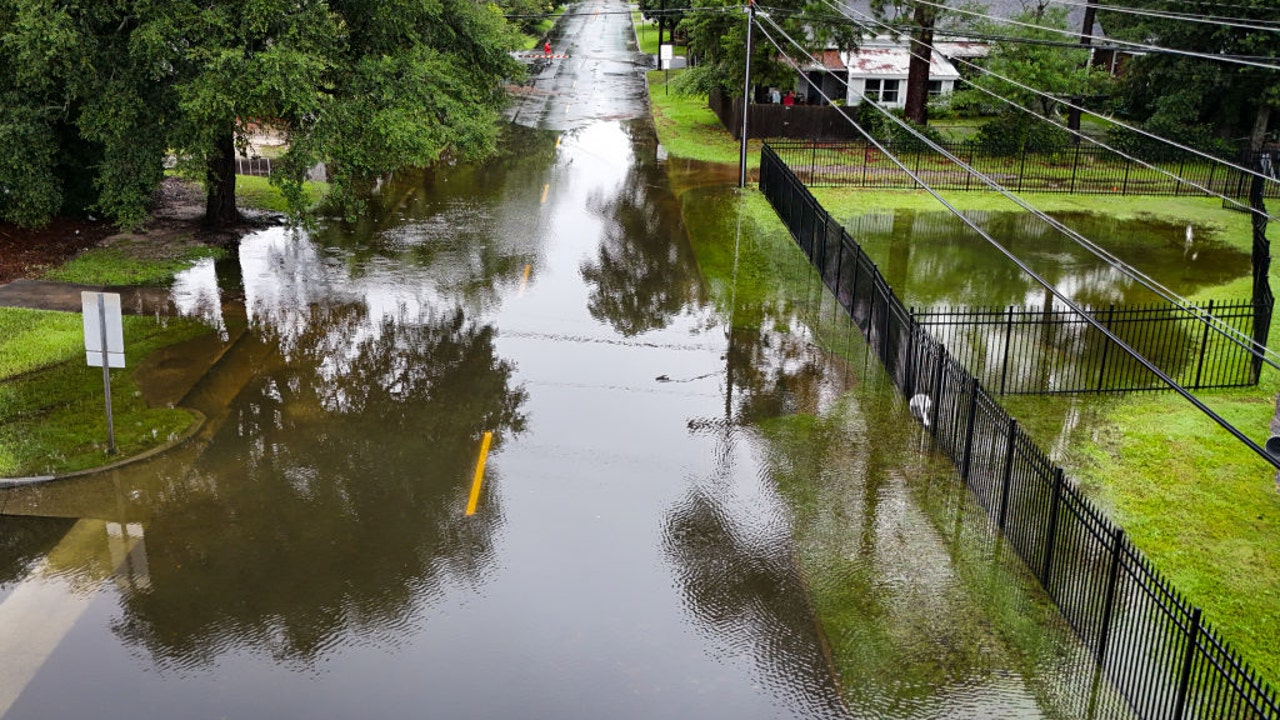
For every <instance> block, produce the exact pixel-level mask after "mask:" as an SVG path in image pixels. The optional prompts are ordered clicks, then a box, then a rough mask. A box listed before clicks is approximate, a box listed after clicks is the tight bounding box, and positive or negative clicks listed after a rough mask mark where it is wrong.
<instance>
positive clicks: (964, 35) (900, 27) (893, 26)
mask: <svg viewBox="0 0 1280 720" xmlns="http://www.w3.org/2000/svg"><path fill="white" fill-rule="evenodd" d="M756 7H758V8H760V9H762V10H768V11H769V13H770V14H782V15H787V16H789V17H795V18H800V19H802V20H809V21H814V22H844V23H847V24H850V25H853V26H854V27H857V28H861V29H863V30H865V31H866V32H867V33H868V34H871V35H874V34H877V31H874V30H873V29H872V28H871V27H869V26H868V25H866V24H865V23H863V22H861V21H859V20H858V19H856V18H851V17H849V16H848V15H843V16H841V17H838V18H837V17H833V16H831V15H815V14H813V13H812V12H809V11H804V10H788V9H786V8H774V7H768V6H765V5H757V6H756ZM1099 7H1101V6H1099ZM849 9H850V10H853V8H849ZM855 12H856V11H855ZM859 14H861V15H864V16H865V15H866V13H859ZM879 24H880V25H883V26H884V27H885V28H886V29H888V30H889V31H890V32H891V33H893V34H898V35H906V34H908V33H910V32H912V31H913V30H916V29H917V28H918V27H919V26H917V25H908V24H897V23H885V22H879ZM1063 34H1066V35H1069V36H1071V37H1076V38H1077V39H1074V40H1051V39H1048V38H1033V37H1019V36H1017V35H999V34H995V33H989V32H982V31H979V30H974V29H947V28H935V29H934V33H933V35H934V37H935V38H950V39H951V40H953V41H965V40H970V41H973V40H981V41H985V42H999V43H1010V44H1014V45H1039V46H1044V47H1060V48H1066V49H1071V50H1081V49H1093V50H1109V51H1112V52H1130V50H1129V49H1128V48H1126V47H1124V46H1122V45H1116V44H1111V43H1110V41H1109V39H1108V38H1105V37H1101V38H1096V42H1093V43H1091V44H1090V45H1089V46H1088V47H1086V46H1083V45H1081V44H1080V41H1079V39H1078V37H1077V36H1076V35H1075V33H1072V32H1070V31H1064V32H1063ZM1143 54H1145V55H1182V54H1183V53H1182V51H1179V50H1170V49H1168V48H1161V47H1155V46H1151V47H1149V48H1148V49H1146V50H1144V51H1143ZM1214 57H1215V58H1219V59H1230V60H1272V59H1274V58H1272V57H1271V56H1270V55H1240V54H1235V53H1223V54H1221V55H1215V56H1214ZM1255 72H1258V74H1259V76H1266V77H1270V76H1269V75H1265V74H1264V73H1263V72H1259V71H1255Z"/></svg>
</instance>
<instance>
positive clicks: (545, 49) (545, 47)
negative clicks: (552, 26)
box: [542, 40, 551, 55]
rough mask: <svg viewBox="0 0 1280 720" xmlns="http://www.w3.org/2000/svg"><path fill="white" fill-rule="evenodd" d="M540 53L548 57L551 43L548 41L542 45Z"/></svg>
mask: <svg viewBox="0 0 1280 720" xmlns="http://www.w3.org/2000/svg"><path fill="white" fill-rule="evenodd" d="M542 53H543V54H544V55H550V54H551V41H550V40H548V41H547V42H546V43H545V44H543V46H542Z"/></svg>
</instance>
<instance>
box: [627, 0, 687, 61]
mask: <svg viewBox="0 0 1280 720" xmlns="http://www.w3.org/2000/svg"><path fill="white" fill-rule="evenodd" d="M631 22H632V23H633V24H634V25H635V27H636V39H637V40H638V41H639V45H640V52H642V53H645V54H647V55H657V54H658V23H657V22H655V21H653V20H645V19H644V17H643V16H641V14H640V11H639V10H632V11H631ZM662 39H663V40H665V41H666V43H667V44H668V45H670V44H671V30H670V28H668V29H667V30H666V31H664V32H663V34H662ZM671 51H672V52H673V53H675V54H676V55H680V56H682V57H683V56H684V55H685V53H686V52H688V48H686V47H685V46H683V45H676V46H675V47H673V48H671Z"/></svg>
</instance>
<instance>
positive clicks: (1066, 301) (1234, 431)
mask: <svg viewBox="0 0 1280 720" xmlns="http://www.w3.org/2000/svg"><path fill="white" fill-rule="evenodd" d="M757 17H762V18H763V19H764V20H767V21H768V22H769V24H770V25H772V26H773V28H774V29H775V30H776V31H777V32H778V33H779V34H780V35H782V36H783V37H785V38H786V39H787V40H788V41H789V42H790V43H791V44H792V45H794V46H795V47H797V48H798V49H799V50H800V51H801V52H802V53H804V55H806V56H807V57H808V58H809V60H810V61H811V62H814V63H815V64H817V60H816V58H814V57H813V56H812V55H811V54H810V53H809V52H808V50H806V49H805V48H804V46H802V45H800V43H798V42H796V40H795V39H794V38H792V37H791V36H790V35H789V34H788V33H787V32H786V31H785V30H783V29H782V28H781V27H780V26H779V25H778V24H777V23H775V22H774V21H773V19H772V18H770V17H769V16H768V15H763V16H761V15H759V14H757ZM756 26H757V27H759V28H760V31H761V33H762V34H763V35H764V36H765V37H766V38H768V40H769V42H770V43H771V44H772V45H773V46H774V47H775V48H776V49H777V50H778V52H779V53H780V54H781V55H782V56H783V57H785V58H788V59H789V60H791V62H792V63H793V65H794V66H796V67H799V63H797V62H796V61H795V60H794V59H793V58H792V57H791V55H790V54H789V53H788V52H787V51H785V50H783V49H782V46H781V45H779V44H778V41H777V40H776V39H775V38H774V37H773V35H772V34H771V33H770V32H769V31H768V30H767V29H765V27H764V25H763V24H761V23H760V22H759V21H756ZM845 84H846V86H847V85H848V83H847V82H845ZM814 89H815V90H816V91H817V92H818V93H819V94H820V95H822V97H823V98H824V99H825V100H826V101H827V102H828V103H830V102H831V101H832V99H831V98H830V97H829V96H828V95H827V94H826V93H825V92H824V91H823V90H822V88H821V87H818V86H814ZM850 89H852V88H850ZM855 92H858V91H856V90H855ZM858 94H859V95H860V96H861V98H862V101H863V102H868V103H870V105H871V107H873V108H875V109H876V110H877V111H879V112H880V113H882V114H884V115H885V116H886V117H888V118H889V119H890V120H891V121H893V122H895V123H897V124H899V125H900V126H901V127H903V128H904V129H906V130H907V131H908V132H910V133H911V134H913V135H915V136H916V138H917V139H918V140H920V141H922V142H924V143H925V144H927V145H929V146H930V147H932V148H933V149H934V150H936V151H938V152H939V153H941V154H943V155H944V156H947V157H948V158H949V159H950V160H951V161H952V162H955V163H956V164H957V165H959V166H961V167H963V168H965V169H966V170H968V171H969V172H970V173H972V174H973V175H974V176H975V177H978V178H981V179H984V180H985V181H987V182H988V183H990V184H992V185H993V187H994V188H995V189H998V190H1000V191H1004V189H1003V188H1002V187H1001V186H1000V185H999V183H995V182H994V181H992V180H990V178H987V177H986V176H985V175H983V174H982V173H980V172H978V171H977V170H975V169H974V168H973V167H971V166H969V165H968V164H967V163H965V162H963V161H962V160H960V159H959V158H957V157H955V156H953V155H951V154H950V153H948V152H947V151H946V150H945V149H943V148H942V147H940V146H939V145H938V144H937V143H935V142H933V141H932V140H931V139H929V138H928V137H927V136H925V135H924V134H922V133H920V132H919V131H918V130H916V129H915V128H913V127H911V125H910V124H908V123H906V122H905V121H903V120H901V119H899V118H898V117H896V116H895V115H894V114H893V113H891V112H889V111H888V110H887V109H885V108H883V107H880V105H879V104H878V103H873V102H871V101H870V100H868V99H867V97H866V96H865V95H862V93H861V92H858ZM833 107H835V109H836V111H837V112H838V113H839V114H840V115H841V116H842V117H843V118H844V119H845V120H846V121H847V122H848V123H849V124H850V125H851V126H852V127H853V128H854V129H856V130H857V131H858V132H859V133H860V134H861V135H862V136H863V137H865V138H866V139H867V142H868V143H870V144H871V145H873V146H874V147H875V148H876V149H877V150H879V151H880V152H881V153H883V154H884V155H885V157H887V158H888V159H889V160H890V161H891V162H893V164H895V165H897V166H898V168H900V169H901V170H902V171H903V172H904V173H906V174H907V175H908V176H909V177H910V178H911V179H912V180H913V181H915V182H916V183H917V184H919V185H920V187H922V188H924V190H925V191H927V192H928V193H929V194H930V195H932V196H933V197H934V199H936V200H937V201H938V202H939V203H941V204H942V205H943V206H944V207H945V208H947V210H949V211H951V213H952V214H954V215H955V216H956V217H957V218H959V219H960V221H961V222H963V223H964V224H965V225H967V226H968V227H969V228H970V229H971V230H973V231H974V232H975V233H977V234H978V235H979V236H981V237H982V238H983V239H985V240H986V241H987V242H988V243H989V244H991V246H992V247H994V248H996V249H997V250H998V251H999V252H1000V253H1001V254H1002V255H1004V256H1005V257H1007V258H1008V259H1009V260H1010V261H1011V262H1013V263H1014V264H1015V265H1017V266H1018V268H1019V269H1021V270H1022V271H1023V272H1024V273H1026V274H1027V275H1028V276H1029V277H1031V278H1032V279H1033V280H1035V281H1036V282H1037V283H1039V284H1040V285H1042V286H1043V287H1044V288H1045V290H1047V291H1048V292H1049V293H1050V294H1052V295H1053V296H1054V298H1056V299H1057V300H1058V301H1059V302H1061V303H1062V304H1063V305H1065V306H1066V307H1067V308H1069V309H1070V310H1071V311H1073V312H1075V313H1076V314H1078V315H1079V316H1080V317H1081V319H1083V320H1084V321H1085V322H1087V323H1088V324H1089V325H1090V326H1092V327H1093V328H1094V329H1096V330H1097V331H1098V332H1100V333H1102V334H1103V336H1105V337H1107V338H1108V339H1110V340H1111V341H1112V342H1114V343H1115V344H1116V346H1117V347H1119V348H1120V349H1121V350H1123V351H1124V352H1126V353H1128V354H1129V355H1130V356H1131V357H1133V359H1134V360H1136V361H1138V363H1139V364H1141V365H1142V366H1143V367H1145V368H1146V369H1147V370H1148V371H1150V372H1151V373H1152V374H1154V375H1155V376H1156V377H1157V378H1159V379H1160V381H1161V382H1163V383H1165V384H1166V385H1167V386H1169V388H1170V389H1172V390H1174V391H1175V392H1177V393H1178V394H1179V395H1181V396H1182V397H1183V398H1184V399H1186V400H1187V402H1190V403H1191V404H1192V405H1194V406H1195V407H1196V408H1197V409H1199V410H1200V411H1201V412H1202V413H1204V414H1205V415H1207V416H1208V417H1209V418H1211V419H1212V420H1213V421H1214V422H1216V423H1217V424H1218V426H1219V427H1221V428H1222V429H1224V430H1226V431H1227V432H1229V433H1231V435H1233V436H1234V437H1235V438H1236V439H1237V440H1239V441H1240V442H1242V443H1244V444H1245V445H1246V446H1248V447H1249V449H1251V450H1253V451H1254V452H1255V453H1256V454H1257V455H1258V456H1259V457H1261V458H1262V459H1264V460H1266V461H1267V462H1268V463H1270V464H1271V465H1272V466H1274V467H1277V468H1280V458H1275V457H1272V456H1271V455H1270V454H1269V453H1267V452H1266V451H1265V450H1263V448H1262V447H1261V446H1259V445H1258V444H1257V443H1256V442H1254V441H1253V440H1252V439H1251V438H1250V437H1249V436H1247V435H1245V434H1244V433H1242V432H1240V430H1239V429H1238V428H1236V427H1235V426H1234V425H1232V424H1231V423H1229V422H1227V421H1226V420H1225V419H1224V418H1223V417H1222V416H1220V415H1218V414H1217V413H1216V412H1214V411H1213V409H1212V408H1210V407H1209V406H1207V405H1205V404H1204V403H1203V402H1202V401H1201V400H1200V399H1199V398H1197V397H1196V396H1195V395H1192V394H1191V393H1190V392H1189V391H1188V390H1187V389H1186V388H1184V387H1183V386H1182V385H1180V384H1179V383H1178V382H1177V381H1175V380H1174V379H1173V378H1171V377H1169V375H1168V374H1167V373H1165V372H1164V371H1163V370H1161V369H1160V368H1159V367H1158V366H1156V365H1155V363H1153V362H1151V361H1150V360H1149V359H1147V358H1146V356H1144V355H1142V353H1139V352H1138V351H1137V350H1135V349H1133V347H1131V346H1130V345H1129V344H1128V343H1126V342H1125V341H1124V340H1122V339H1121V338H1120V337H1118V336H1117V335H1116V334H1115V333H1113V332H1112V331H1111V330H1110V329H1109V328H1107V327H1106V326H1105V325H1103V324H1102V323H1101V322H1099V321H1098V320H1097V319H1096V318H1095V317H1093V315H1092V314H1090V313H1088V312H1085V310H1084V308H1082V307H1081V306H1080V305H1078V304H1077V303H1076V302H1075V301H1074V300H1072V299H1071V298H1069V297H1067V296H1066V295H1065V294H1064V293H1063V292H1062V291H1061V290H1059V289H1058V288H1057V287H1055V286H1054V285H1053V284H1052V283H1050V282H1049V281H1048V280H1046V279H1045V278H1043V277H1041V276H1040V274H1039V273H1037V272H1036V271H1035V270H1033V269H1032V268H1031V267H1030V266H1028V265H1027V264H1026V263H1025V262H1023V260H1022V259H1021V258H1019V257H1018V256H1017V255H1015V254H1014V253H1013V252H1012V251H1010V250H1009V249H1008V248H1007V247H1005V246H1004V245H1002V244H1001V243H1000V242H999V241H998V240H996V239H995V238H994V237H992V236H991V235H990V234H989V233H987V232H986V231H985V230H983V229H982V228H981V227H979V226H978V224H977V223H976V222H974V221H973V220H972V219H971V218H969V217H967V216H965V214H964V213H962V212H960V210H959V209H957V208H956V207H955V206H954V205H952V204H951V203H950V202H949V201H948V200H947V199H946V198H944V197H943V196H942V195H941V194H939V193H938V191H937V190H934V189H933V188H932V187H931V186H930V185H929V184H928V183H926V182H925V181H924V179H923V178H921V177H920V176H919V175H918V174H917V173H915V172H913V171H912V170H911V169H910V168H908V167H907V165H906V163H904V162H902V161H901V160H899V159H898V157H897V156H896V155H893V154H892V153H890V152H889V151H888V149H886V148H885V147H884V146H883V145H882V144H881V143H880V142H879V141H877V140H876V139H875V138H874V137H873V136H872V135H871V134H870V133H868V132H867V131H866V130H865V129H864V128H863V127H862V126H861V125H859V124H858V123H857V122H856V121H854V120H853V118H851V117H849V115H848V114H847V113H846V112H845V111H844V108H841V107H839V106H835V105H833ZM1004 192H1007V191H1004Z"/></svg>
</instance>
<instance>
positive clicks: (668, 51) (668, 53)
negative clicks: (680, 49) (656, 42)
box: [658, 45, 676, 60]
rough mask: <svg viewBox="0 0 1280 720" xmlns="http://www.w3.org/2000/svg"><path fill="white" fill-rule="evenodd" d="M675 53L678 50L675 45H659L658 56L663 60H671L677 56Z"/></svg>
mask: <svg viewBox="0 0 1280 720" xmlns="http://www.w3.org/2000/svg"><path fill="white" fill-rule="evenodd" d="M675 54H676V51H675V46H674V45H660V46H658V57H659V58H661V59H663V60H670V59H671V58H673V57H675Z"/></svg>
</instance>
